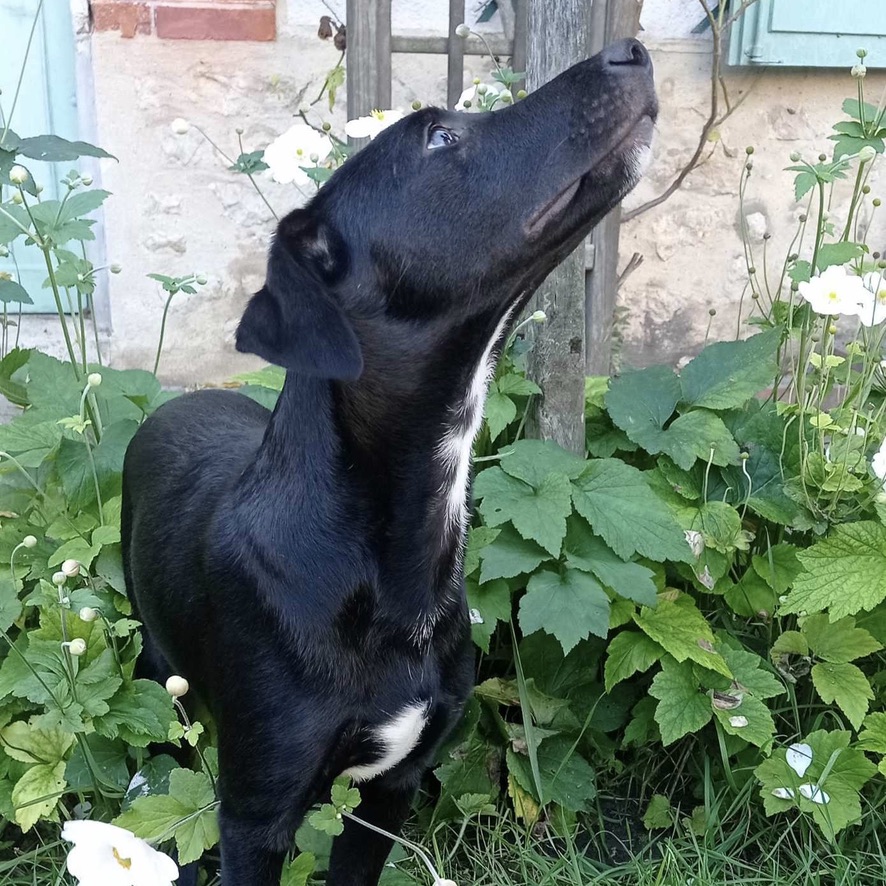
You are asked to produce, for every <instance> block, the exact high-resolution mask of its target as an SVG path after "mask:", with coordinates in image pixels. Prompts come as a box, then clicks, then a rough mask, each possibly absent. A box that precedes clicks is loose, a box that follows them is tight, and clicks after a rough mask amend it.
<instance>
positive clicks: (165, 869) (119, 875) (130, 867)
mask: <svg viewBox="0 0 886 886" xmlns="http://www.w3.org/2000/svg"><path fill="white" fill-rule="evenodd" d="M62 838H63V839H65V840H68V841H69V842H71V843H73V844H74V847H73V849H71V851H70V852H69V853H68V873H70V874H71V876H73V877H76V878H77V882H78V884H79V886H172V884H173V882H174V881H175V880H177V879H178V865H176V863H175V862H174V861H173V860H172V859H171V858H170V857H169V856H168V855H164V854H163V853H162V852H158V851H157V850H156V849H152V848H151V847H150V846H148V844H147V843H145V841H144V840H141V839H139V838H138V837H136V836H135V834H133V833H132V832H131V831H127V830H126V829H125V828H118V827H116V826H115V825H112V824H105V823H104V822H101V821H89V820H83V821H66V822H65V825H64V827H63V828H62Z"/></svg>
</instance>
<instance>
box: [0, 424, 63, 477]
mask: <svg viewBox="0 0 886 886" xmlns="http://www.w3.org/2000/svg"><path fill="white" fill-rule="evenodd" d="M61 439H62V429H61V427H59V425H58V422H55V421H42V422H30V423H29V422H27V421H21V420H17V421H12V422H10V423H9V424H7V425H0V450H2V451H3V452H8V453H10V454H11V455H14V456H16V458H17V460H18V461H19V463H20V464H21V465H22V466H23V467H26V468H36V467H38V466H39V465H40V464H42V462H43V460H44V459H45V458H46V456H47V455H49V453H50V452H52V450H53V449H55V447H56V446H57V445H58V444H59V442H60V441H61Z"/></svg>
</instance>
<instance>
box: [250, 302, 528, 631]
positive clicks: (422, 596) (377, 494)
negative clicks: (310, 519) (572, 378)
mask: <svg viewBox="0 0 886 886" xmlns="http://www.w3.org/2000/svg"><path fill="white" fill-rule="evenodd" d="M514 313H515V308H512V309H511V310H509V311H507V312H506V313H504V314H500V313H499V314H494V313H492V312H490V313H489V314H488V315H486V316H484V317H481V318H478V319H475V320H472V321H470V323H465V324H464V325H463V326H462V327H461V328H458V329H446V328H445V327H443V328H433V327H429V328H427V329H425V331H424V334H421V335H417V334H416V332H415V330H414V328H413V329H406V328H404V329H403V330H402V333H403V334H402V335H400V334H398V333H397V331H396V330H393V331H392V329H391V328H390V326H386V327H384V328H382V327H379V328H375V329H373V328H365V329H361V330H360V332H361V335H360V339H361V344H362V346H363V352H364V360H365V370H364V373H363V375H362V376H361V378H360V379H358V380H357V381H356V382H352V383H348V384H337V383H330V382H325V381H317V380H311V379H306V378H304V377H302V376H295V375H291V374H290V375H289V376H288V377H287V380H286V383H285V385H284V389H283V392H282V394H281V397H280V401H279V403H278V405H277V408H276V410H275V412H274V416H273V418H272V420H271V424H270V425H269V428H268V432H267V434H266V437H265V441H264V443H263V445H262V452H261V453H260V456H259V461H262V460H268V461H269V462H271V463H276V464H279V462H280V460H281V459H283V460H285V461H286V462H288V468H287V471H289V472H292V471H299V469H300V467H304V468H305V469H307V468H308V466H309V467H310V473H311V475H312V476H313V477H315V478H318V479H317V482H318V483H319V484H320V489H322V487H323V485H325V481H324V479H323V478H324V477H328V478H329V479H328V482H329V484H330V486H335V487H336V488H338V489H342V488H345V489H347V490H348V498H349V504H348V506H347V507H348V514H347V520H348V526H349V528H351V529H352V530H356V534H355V535H356V536H362V537H352V538H349V539H348V540H347V542H346V543H347V544H351V545H353V544H359V543H361V542H362V543H363V544H365V545H366V548H367V550H368V551H369V552H371V553H373V554H374V555H375V556H376V558H377V563H378V581H379V585H380V587H381V588H382V590H383V591H384V592H385V593H386V594H387V593H390V594H392V595H393V599H392V600H391V606H392V608H394V607H396V609H397V611H398V612H400V613H402V616H403V618H404V619H405V620H406V621H408V622H409V623H410V625H411V628H410V630H413V631H415V634H416V639H417V640H419V641H422V640H426V639H427V637H428V636H429V633H430V631H432V629H433V624H434V620H435V618H436V614H437V613H438V612H439V611H440V610H441V608H443V607H445V606H446V605H449V604H452V603H455V602H456V601H460V600H461V593H462V591H461V565H462V559H463V551H464V538H465V531H466V528H467V523H468V507H467V498H468V488H469V480H470V463H471V449H472V444H473V441H474V438H475V436H476V434H477V432H478V431H479V429H480V426H481V424H482V419H483V408H484V403H485V399H486V391H487V387H488V383H489V380H490V379H491V377H492V375H493V373H494V370H495V363H496V360H497V357H498V354H499V351H500V349H501V346H502V343H503V341H504V338H505V335H506V332H507V327H508V325H509V322H510V320H511V319H512V317H513V315H514ZM306 410H309V411H310V413H309V414H310V415H311V416H312V418H318V419H320V420H319V421H313V420H312V421H310V422H305V421H304V416H305V414H306ZM307 435H310V439H308V436H307ZM308 459H309V460H310V461H309V465H308V463H307V460H308ZM275 474H276V476H278V477H279V476H280V472H279V471H275ZM313 507H314V508H316V509H317V518H318V519H320V520H326V519H329V520H331V521H333V522H334V521H335V519H336V515H334V514H326V513H324V511H325V509H324V507H323V505H322V503H321V502H314V503H313Z"/></svg>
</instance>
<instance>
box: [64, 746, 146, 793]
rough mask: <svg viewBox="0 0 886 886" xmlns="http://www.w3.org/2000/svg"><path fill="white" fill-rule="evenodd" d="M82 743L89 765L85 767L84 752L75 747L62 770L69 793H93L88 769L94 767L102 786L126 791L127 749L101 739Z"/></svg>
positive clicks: (80, 747)
mask: <svg viewBox="0 0 886 886" xmlns="http://www.w3.org/2000/svg"><path fill="white" fill-rule="evenodd" d="M84 741H85V742H86V744H87V745H88V747H89V756H90V763H87V760H86V756H85V755H84V752H83V748H82V746H81V745H79V744H78V745H77V747H75V748H74V752H73V753H72V754H71V759H70V760H68V765H67V768H66V769H65V778H66V780H67V782H68V790H69V791H93V790H95V782H94V780H93V776H92V771H91V770H90V765H93V766H95V768H96V770H97V772H98V775H99V777H100V778H101V779H102V780H103V781H104V784H105V785H113V786H114V787H115V788H116V789H117V790H119V791H125V790H126V787H127V785H128V784H129V782H130V779H129V766H128V763H127V755H126V746H125V745H124V744H123V742H122V741H111V740H110V739H107V738H102V737H101V736H100V735H88V736H86V737H85V738H84Z"/></svg>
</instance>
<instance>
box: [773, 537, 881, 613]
mask: <svg viewBox="0 0 886 886" xmlns="http://www.w3.org/2000/svg"><path fill="white" fill-rule="evenodd" d="M797 556H798V558H799V560H800V563H801V564H802V566H803V569H804V571H803V572H801V573H800V575H798V576H797V578H796V581H795V582H794V589H793V590H792V591H791V592H790V593H789V594H788V596H787V599H786V600H785V601H784V603H783V604H782V607H781V612H782V613H792V612H794V613H799V612H804V611H805V612H821V611H822V610H824V609H828V610H829V611H830V615H831V618H833V619H840V618H843V616H846V615H855V613H856V612H860V611H861V610H862V609H873V608H874V607H875V606H876V605H877V604H878V603H881V602H882V601H883V600H884V599H886V526H882V525H881V524H879V523H875V522H873V521H863V522H859V523H847V524H842V525H838V526H836V527H835V528H834V531H833V533H832V534H831V535H830V536H828V537H827V538H825V539H823V540H822V541H819V542H817V543H816V544H814V545H813V546H812V547H811V548H808V549H807V550H805V551H801V552H800V553H799V554H798V555H797Z"/></svg>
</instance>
